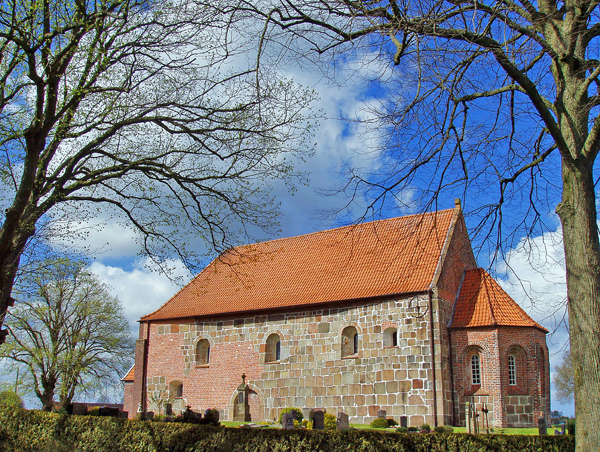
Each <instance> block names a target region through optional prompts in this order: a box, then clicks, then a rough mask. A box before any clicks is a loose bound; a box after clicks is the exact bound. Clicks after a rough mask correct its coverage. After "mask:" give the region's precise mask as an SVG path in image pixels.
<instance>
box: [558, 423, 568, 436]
mask: <svg viewBox="0 0 600 452" xmlns="http://www.w3.org/2000/svg"><path fill="white" fill-rule="evenodd" d="M560 428H561V435H565V434H566V433H567V423H566V422H563V423H562V424H561V426H560Z"/></svg>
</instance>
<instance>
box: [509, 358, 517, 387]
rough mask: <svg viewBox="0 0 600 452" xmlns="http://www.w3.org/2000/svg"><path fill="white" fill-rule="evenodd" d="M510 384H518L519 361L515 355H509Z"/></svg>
mask: <svg viewBox="0 0 600 452" xmlns="http://www.w3.org/2000/svg"><path fill="white" fill-rule="evenodd" d="M508 384H509V385H512V386H514V385H516V384H517V360H516V359H515V356H514V355H508Z"/></svg>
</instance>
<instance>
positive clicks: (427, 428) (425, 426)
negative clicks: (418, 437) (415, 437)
mask: <svg viewBox="0 0 600 452" xmlns="http://www.w3.org/2000/svg"><path fill="white" fill-rule="evenodd" d="M421 430H423V431H424V432H427V433H429V432H430V431H431V425H429V424H423V425H421Z"/></svg>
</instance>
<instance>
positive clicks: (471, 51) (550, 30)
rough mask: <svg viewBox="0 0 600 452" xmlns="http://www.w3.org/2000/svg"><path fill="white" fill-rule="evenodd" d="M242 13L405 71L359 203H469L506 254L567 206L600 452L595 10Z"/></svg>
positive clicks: (565, 228) (552, 4)
mask: <svg viewBox="0 0 600 452" xmlns="http://www.w3.org/2000/svg"><path fill="white" fill-rule="evenodd" d="M234 9H235V11H234V10H231V11H229V14H230V15H231V16H232V17H235V16H236V15H244V14H254V15H256V16H258V17H262V18H263V20H264V21H265V23H268V24H271V25H272V27H266V28H265V30H266V32H265V34H264V36H265V37H270V38H274V40H275V41H276V42H278V43H280V45H284V46H287V48H288V50H291V51H293V52H296V54H297V55H300V56H305V55H309V57H310V58H313V59H314V58H317V57H316V56H315V55H321V56H322V57H324V58H325V59H326V61H328V64H325V65H323V67H326V68H327V70H329V69H335V68H337V67H338V65H339V64H344V62H346V61H348V60H349V59H350V56H349V54H348V51H353V52H355V58H358V57H360V61H362V62H364V63H366V64H369V62H370V61H372V60H369V58H372V59H373V60H374V59H378V60H381V58H384V59H387V61H388V62H389V63H392V62H393V64H395V65H397V66H398V68H397V69H396V71H397V70H398V69H400V70H401V77H397V78H393V79H392V80H393V82H394V83H395V85H392V84H389V85H387V87H386V88H387V89H388V90H389V91H388V92H386V95H387V96H386V97H385V99H381V105H380V106H379V108H377V109H376V112H375V113H377V115H378V116H377V121H376V122H375V123H374V124H376V125H377V127H378V128H379V130H380V131H382V136H381V141H380V143H379V144H380V146H381V148H382V149H383V150H384V151H383V152H382V154H381V155H380V157H381V158H383V159H384V161H385V164H384V165H382V170H381V171H380V172H378V173H375V174H374V173H364V172H361V171H360V169H359V168H350V181H349V183H348V185H347V186H346V187H345V189H346V190H347V191H348V192H349V193H350V195H351V197H353V196H356V195H357V194H360V195H362V196H367V198H368V199H369V200H370V201H371V207H372V208H373V209H377V208H380V207H381V206H385V205H386V203H387V202H388V201H389V200H390V199H391V200H392V201H393V202H403V200H404V198H403V197H404V196H406V192H407V190H411V191H412V192H416V195H415V196H414V199H422V200H425V203H429V205H431V204H435V203H437V199H438V197H440V196H442V197H446V196H448V195H450V194H454V195H456V194H457V192H458V193H460V192H462V193H463V194H464V196H465V198H467V203H468V204H469V203H472V202H476V203H478V204H477V206H475V207H474V208H472V209H471V211H472V212H473V213H475V214H480V215H481V218H485V219H487V224H486V225H483V224H480V225H479V228H483V227H484V226H485V229H482V231H483V232H485V233H486V234H487V237H486V238H487V239H489V240H488V243H493V244H494V246H495V247H499V246H501V244H502V243H514V240H515V239H519V238H520V237H522V236H523V235H525V234H535V233H539V232H540V231H541V230H543V226H544V225H543V222H544V215H545V214H546V213H547V212H548V211H550V210H551V209H554V206H556V204H558V206H557V207H556V212H557V213H558V216H559V217H560V221H561V224H562V233H563V241H564V251H565V265H566V269H567V275H566V277H567V285H568V307H569V322H570V334H571V339H570V342H571V352H572V358H573V366H574V372H575V375H577V378H576V379H575V403H576V408H577V415H578V419H577V426H578V436H577V450H578V451H590V450H598V444H600V432H599V431H598V429H597V428H596V426H597V425H598V423H600V365H599V363H600V334H599V330H600V327H599V325H600V297H598V293H599V292H600V272H599V271H598V268H599V265H600V244H599V240H598V227H597V213H596V193H595V185H596V183H597V175H595V173H594V165H595V162H596V157H597V155H598V150H599V149H600V120H599V119H598V113H599V111H600V109H599V108H600V93H599V91H598V87H599V86H600V80H599V79H598V76H599V75H600V63H599V60H600V55H599V47H598V37H599V35H600V24H599V10H598V9H599V7H598V2H597V1H589V0H572V1H571V0H570V1H558V2H557V1H554V0H541V1H538V2H530V1H529V0H499V1H479V0H420V1H415V2H411V1H397V0H388V1H385V2H379V1H354V0H300V1H291V0H274V1H271V2H251V1H249V2H241V3H239V4H236V6H235V8H234ZM310 51H313V52H312V53H310ZM357 55H358V56H357ZM390 66H391V65H390ZM382 121H383V122H382ZM559 200H560V202H558V201H559ZM508 206H510V208H509V207H508ZM511 239H512V240H511ZM506 240H508V242H506ZM499 250H500V251H501V249H499Z"/></svg>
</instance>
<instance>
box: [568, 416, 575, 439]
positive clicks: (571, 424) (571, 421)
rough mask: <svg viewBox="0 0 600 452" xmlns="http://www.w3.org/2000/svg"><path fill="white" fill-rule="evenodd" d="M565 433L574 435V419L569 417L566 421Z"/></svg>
mask: <svg viewBox="0 0 600 452" xmlns="http://www.w3.org/2000/svg"><path fill="white" fill-rule="evenodd" d="M567 433H569V435H573V436H575V419H569V420H568V421H567Z"/></svg>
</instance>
